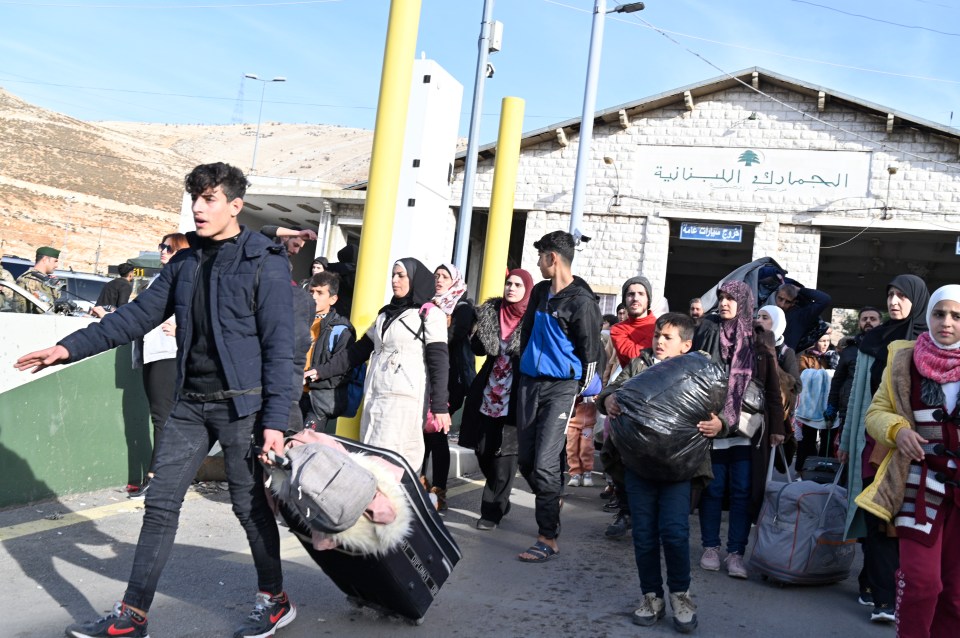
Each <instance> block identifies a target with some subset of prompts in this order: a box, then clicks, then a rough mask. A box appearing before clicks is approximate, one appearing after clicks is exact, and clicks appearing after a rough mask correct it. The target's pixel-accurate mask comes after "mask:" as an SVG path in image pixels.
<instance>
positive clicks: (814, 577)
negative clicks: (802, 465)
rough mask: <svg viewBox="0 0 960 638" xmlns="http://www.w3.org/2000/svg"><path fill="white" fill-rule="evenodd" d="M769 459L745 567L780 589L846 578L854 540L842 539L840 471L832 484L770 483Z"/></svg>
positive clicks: (843, 500) (844, 507)
mask: <svg viewBox="0 0 960 638" xmlns="http://www.w3.org/2000/svg"><path fill="white" fill-rule="evenodd" d="M777 453H779V454H781V455H782V454H783V449H782V447H781V446H777V452H774V453H772V454H771V455H770V467H769V468H768V470H767V488H766V491H765V493H764V496H763V507H762V509H761V510H760V518H759V519H758V520H757V542H756V544H755V545H754V548H753V553H752V554H751V556H750V560H749V561H748V563H747V565H748V567H749V568H750V569H751V570H754V571H756V572H758V573H760V574H761V575H763V576H766V577H769V578H771V579H773V580H775V581H778V582H782V583H792V584H798V585H825V584H829V583H836V582H839V581H841V580H844V579H846V578H847V576H849V575H850V567H851V565H852V564H853V555H854V547H856V542H857V541H856V539H850V540H847V539H845V538H844V531H845V524H846V520H847V490H846V489H845V488H843V487H841V486H840V485H839V481H840V476H841V474H842V473H843V467H842V466H841V467H840V468H839V469H838V471H837V473H836V476H835V477H834V479H833V482H832V483H828V484H826V485H824V484H821V483H817V482H814V481H794V480H793V478H794V477H793V476H792V474H791V472H790V468H789V465H788V464H787V462H786V459H784V465H785V466H786V467H787V475H786V481H783V480H773V464H774V455H775V454H777Z"/></svg>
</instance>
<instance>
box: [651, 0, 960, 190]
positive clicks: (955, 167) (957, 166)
mask: <svg viewBox="0 0 960 638" xmlns="http://www.w3.org/2000/svg"><path fill="white" fill-rule="evenodd" d="M636 19H637V20H639V21H640V22H642V23H643V24H645V25H646V26H648V27H649V28H651V29H653V30H654V31H656V32H657V33H659V34H660V35H662V36H663V37H665V38H666V39H667V40H669V41H670V42H673V43H674V44H675V45H677V46H678V47H680V48H682V49H683V50H684V51H686V52H687V53H689V54H691V55H693V56H694V57H696V58H699V59H700V60H701V61H702V62H704V63H705V64H707V65H708V66H710V67H712V68H714V69H716V70H717V71H719V72H720V73H722V74H723V75H724V76H726V77H727V78H729V79H731V80H733V81H735V82H737V83H738V84H740V85H742V86H743V87H745V88H747V89H748V90H750V91H753V92H754V93H756V94H758V95H762V96H763V97H765V98H767V99H768V100H770V101H771V102H774V103H775V104H779V105H780V106H782V107H784V108H785V109H788V110H790V111H793V112H795V113H797V114H799V115H800V116H801V117H804V118H807V119H810V120H813V121H814V122H819V123H821V124H823V125H824V126H828V127H830V128H832V129H834V130H836V131H839V132H841V133H846V134H847V135H849V136H851V137H854V138H856V139H858V140H861V141H863V142H866V143H867V144H869V145H871V146H875V147H877V148H878V149H880V150H884V151H888V152H891V153H897V154H899V155H902V156H905V157H912V158H914V159H918V160H921V161H923V162H929V163H931V164H935V165H938V166H941V167H943V168H946V169H948V170H951V171H960V164H950V163H948V162H941V161H940V160H937V159H933V158H931V157H927V156H924V155H920V154H918V153H911V152H910V151H905V150H903V149H901V148H898V147H896V146H893V145H890V144H887V143H885V142H878V141H876V140H874V139H871V138H869V137H867V136H866V135H861V134H860V133H857V132H855V131H849V130H847V129H845V128H843V127H842V126H840V125H839V124H834V123H833V122H828V121H827V120H824V119H821V118H819V117H817V116H816V115H811V114H810V113H807V112H806V111H802V110H800V109H798V108H797V107H795V106H793V105H792V104H787V103H786V102H784V101H783V100H779V99H777V98H775V97H773V96H772V95H770V94H768V93H765V92H763V91H761V90H760V89H757V88H754V87H753V85H752V84H750V83H748V82H744V81H743V80H742V79H740V78H738V77H736V76H735V75H732V74H731V73H730V72H729V71H726V70H725V69H722V68H721V67H719V66H717V65H716V64H714V63H713V62H711V61H710V60H708V59H707V58H705V57H704V56H702V55H701V54H699V53H697V52H696V51H693V50H691V49H689V48H688V47H685V46H684V45H682V44H680V43H679V42H677V41H676V40H674V39H673V38H672V37H670V36H669V35H668V34H667V33H666V32H664V31H663V30H662V29H660V28H659V27H656V26H654V25H653V24H651V23H649V22H647V21H646V20H644V19H643V18H641V17H639V16H636Z"/></svg>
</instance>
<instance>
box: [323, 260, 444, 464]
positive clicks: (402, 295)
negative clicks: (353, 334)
mask: <svg viewBox="0 0 960 638" xmlns="http://www.w3.org/2000/svg"><path fill="white" fill-rule="evenodd" d="M390 284H391V287H392V288H393V298H392V299H391V300H390V303H389V304H387V305H386V306H384V307H383V308H381V309H380V312H379V314H377V319H376V321H374V323H373V325H372V326H370V328H369V330H367V333H366V334H365V335H364V336H363V337H361V338H360V339H359V340H358V341H356V342H355V343H354V344H353V345H352V346H350V347H349V348H346V349H345V350H341V351H340V352H339V353H337V354H336V355H335V356H334V357H333V358H332V359H331V360H330V361H328V362H327V363H325V364H323V365H321V366H319V367H318V368H317V377H318V378H320V379H326V378H329V377H332V376H336V375H339V374H344V373H346V372H347V371H348V370H351V369H353V368H355V367H357V366H358V365H360V364H361V363H363V362H364V361H366V360H367V358H369V359H370V364H369V365H368V366H367V377H366V381H365V382H364V393H363V399H364V405H363V416H362V417H361V419H360V440H361V441H363V442H364V443H366V444H368V445H375V446H377V447H382V448H387V449H389V450H393V451H394V452H397V453H399V454H400V455H401V456H403V458H404V459H406V461H407V463H409V464H410V466H411V467H413V468H414V470H416V471H419V470H420V467H421V465H420V464H421V463H422V461H423V451H424V448H423V425H424V422H425V421H426V416H427V410H428V409H429V410H430V412H432V413H433V416H434V419H435V420H436V421H437V424H438V427H439V429H440V430H442V431H444V432H448V431H449V430H450V413H449V409H448V407H447V373H448V371H449V355H448V353H447V322H446V318H445V316H444V314H443V312H441V311H440V310H439V309H437V308H435V307H434V306H433V305H432V304H431V305H426V304H427V302H428V301H430V299H431V298H432V297H433V294H434V287H433V278H432V277H431V276H430V271H429V270H427V268H426V266H424V265H423V264H422V263H420V262H419V261H417V260H416V259H413V258H410V257H408V258H404V259H400V260H398V261H396V262H395V263H394V264H393V270H392V276H391V280H390ZM425 305H426V306H425ZM425 399H426V400H425Z"/></svg>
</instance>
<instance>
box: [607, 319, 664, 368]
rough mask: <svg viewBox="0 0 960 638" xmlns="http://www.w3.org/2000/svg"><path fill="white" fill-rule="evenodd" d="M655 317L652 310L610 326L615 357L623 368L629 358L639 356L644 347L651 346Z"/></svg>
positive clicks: (628, 361)
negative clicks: (643, 315) (636, 317)
mask: <svg viewBox="0 0 960 638" xmlns="http://www.w3.org/2000/svg"><path fill="white" fill-rule="evenodd" d="M656 323H657V318H656V317H655V316H653V313H652V312H648V313H647V315H646V316H645V317H640V318H639V319H632V318H628V319H627V320H626V321H621V322H620V323H618V324H616V325H615V326H613V327H612V328H610V339H611V340H612V341H613V347H614V348H615V349H616V351H617V359H618V360H619V361H620V365H621V366H622V367H624V368H626V367H627V364H628V363H630V360H631V359H633V358H635V357H639V356H640V353H641V352H642V351H643V349H644V348H651V347H653V329H654V327H655V326H656Z"/></svg>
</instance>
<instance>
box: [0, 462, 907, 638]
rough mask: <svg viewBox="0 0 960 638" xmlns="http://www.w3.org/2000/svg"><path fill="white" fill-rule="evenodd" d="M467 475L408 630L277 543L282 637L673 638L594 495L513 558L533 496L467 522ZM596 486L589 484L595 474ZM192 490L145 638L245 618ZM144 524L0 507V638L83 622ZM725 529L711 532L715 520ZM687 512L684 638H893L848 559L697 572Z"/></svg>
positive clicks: (244, 579) (223, 516) (81, 506)
mask: <svg viewBox="0 0 960 638" xmlns="http://www.w3.org/2000/svg"><path fill="white" fill-rule="evenodd" d="M477 478H478V477H469V476H468V477H467V478H466V479H456V480H453V481H452V482H451V483H450V489H449V503H450V509H449V511H447V512H446V513H445V515H444V518H445V521H446V524H447V527H448V528H449V529H450V530H451V531H452V533H453V535H454V537H455V538H456V540H457V542H458V543H459V545H460V548H461V549H462V551H463V560H462V561H461V562H460V563H459V564H458V565H457V566H456V568H455V569H454V572H453V575H452V576H451V578H450V580H448V581H447V583H446V585H445V586H444V587H443V589H442V590H441V591H440V594H439V595H438V597H437V599H436V601H435V603H434V604H433V606H432V607H431V608H430V610H429V612H428V613H427V615H426V617H425V619H424V622H423V624H422V625H420V626H414V625H412V624H410V623H408V622H406V621H403V620H400V619H397V618H391V617H385V616H381V615H379V614H377V613H376V612H374V611H372V610H370V609H365V608H356V607H354V606H353V605H351V604H350V603H349V602H348V601H347V600H346V597H345V596H344V595H343V594H342V593H341V592H340V591H339V590H338V589H336V587H335V586H334V585H333V584H332V583H331V582H330V581H329V580H328V579H327V577H326V576H325V575H324V574H323V573H322V572H321V571H320V569H319V568H318V567H317V566H316V565H315V564H314V563H313V561H312V560H311V559H310V558H309V557H308V556H307V554H306V553H305V552H304V551H303V550H302V549H301V548H300V545H299V543H298V542H297V540H296V539H295V538H294V537H293V536H292V535H290V534H287V533H284V534H282V556H283V559H284V570H285V581H286V589H287V592H288V593H289V595H290V596H291V598H292V600H293V601H294V602H295V603H296V605H297V606H298V616H297V619H296V620H295V621H294V622H293V623H292V624H291V625H289V626H288V627H286V628H284V629H281V630H280V631H279V632H278V634H277V635H278V636H279V637H280V638H308V637H314V636H327V635H330V636H333V635H338V636H341V635H351V636H364V637H367V636H369V637H374V638H375V637H379V636H391V637H393V636H415V635H416V636H430V637H433V636H464V637H472V636H517V637H528V636H549V637H551V638H556V637H566V636H570V637H578V638H582V637H616V636H674V635H677V634H676V632H675V630H674V629H673V627H672V623H671V620H670V616H669V610H668V614H667V617H666V618H665V619H664V620H662V621H660V623H658V624H657V625H655V626H653V627H638V626H635V625H633V624H632V622H631V613H632V611H633V609H634V608H635V607H636V605H637V601H638V598H639V583H638V580H637V572H636V566H635V563H634V558H633V549H632V543H631V542H630V540H629V536H628V537H625V538H623V539H620V540H611V539H608V538H605V537H604V535H603V532H604V529H605V528H606V526H607V524H608V523H610V522H611V520H612V516H611V515H610V514H607V513H605V512H603V511H602V510H601V506H602V504H603V503H604V501H602V500H601V499H600V498H598V495H599V492H600V489H601V488H600V487H599V486H598V487H593V488H567V494H566V496H565V504H564V508H563V534H562V536H561V537H560V555H559V556H558V557H557V558H556V559H555V560H552V561H550V562H547V563H543V564H525V563H521V562H520V561H518V560H517V559H516V555H517V554H518V553H519V552H521V551H522V550H523V549H525V548H526V547H527V546H529V545H530V544H531V542H532V541H533V540H534V538H535V533H536V525H535V523H534V517H533V509H532V508H533V496H532V495H531V494H530V493H529V492H528V491H527V486H526V484H525V482H524V481H523V479H521V478H519V477H518V478H517V481H516V484H515V488H514V497H513V508H512V510H511V513H510V515H509V516H508V517H507V518H505V519H504V521H503V523H502V525H501V527H500V528H498V529H495V530H492V531H486V532H484V531H479V530H477V529H476V528H475V527H474V525H475V522H476V520H477V514H476V512H477V510H478V507H479V499H480V491H479V490H480V483H479V481H478V480H476V479H477ZM597 478H598V480H597V483H598V484H600V483H602V481H601V480H599V476H598V477H597ZM201 488H202V489H199V490H196V489H194V490H191V492H190V493H189V494H188V496H187V499H186V501H185V503H184V508H183V514H182V516H181V524H180V530H179V533H178V537H177V545H176V547H175V548H174V551H173V555H172V557H171V559H170V562H169V563H168V565H167V568H166V571H165V572H164V575H163V577H162V578H161V580H160V586H159V591H158V594H157V597H156V600H155V602H154V605H153V608H152V609H151V611H150V616H149V624H150V633H151V636H153V638H175V637H183V638H187V637H190V638H206V637H214V636H217V637H219V636H231V635H232V632H233V629H234V628H235V626H236V625H237V624H238V623H239V621H240V620H241V619H242V618H243V617H244V616H245V615H246V613H247V612H248V611H249V609H250V608H251V605H252V602H253V596H254V593H255V588H256V581H255V575H254V570H253V566H252V562H251V560H250V556H249V550H248V549H247V545H246V540H245V538H244V535H243V532H242V530H241V528H240V526H239V524H238V523H237V521H236V519H235V518H234V515H233V513H232V511H231V510H230V505H229V499H228V497H227V494H226V492H224V491H220V490H218V489H216V485H215V484H203V485H202V486H201ZM142 514H143V510H142V504H141V503H140V502H137V501H131V500H128V499H126V498H125V495H124V494H123V492H122V491H121V490H120V489H119V488H118V489H116V490H101V491H98V492H91V493H87V494H82V495H74V496H69V497H64V498H61V499H59V500H56V501H48V502H44V503H39V504H35V505H30V506H27V507H20V508H15V509H7V510H4V511H0V582H3V583H6V586H5V587H4V590H5V592H6V597H5V598H6V600H7V601H8V602H9V603H11V604H10V605H9V606H8V608H7V609H8V611H7V613H6V614H5V616H4V618H3V619H2V620H0V637H3V638H14V637H17V638H19V637H30V638H35V637H45V636H62V635H63V630H64V628H65V627H66V626H67V625H68V624H70V623H72V622H75V621H78V620H88V619H92V618H96V617H98V616H100V615H102V614H103V613H105V612H106V611H107V610H108V609H110V608H111V607H112V605H113V603H114V601H116V600H117V599H119V597H120V596H122V593H123V590H124V586H125V583H126V579H127V577H128V575H129V570H130V565H131V563H132V557H133V551H134V546H135V544H136V541H137V536H138V533H139V528H140V521H141V517H142ZM724 529H725V526H724ZM699 556H700V547H699V528H698V525H697V517H696V516H693V517H691V560H692V562H693V564H694V567H693V569H692V577H693V582H692V585H691V592H692V593H693V596H694V598H695V600H696V602H697V604H698V607H699V609H698V617H699V622H700V626H699V628H698V629H697V630H696V632H695V635H699V636H705V637H706V636H709V637H714V636H716V637H721V638H726V637H730V638H735V637H736V638H740V637H751V636H775V637H777V638H790V637H794V636H796V637H804V638H808V637H817V638H820V637H827V636H838V637H840V636H842V637H855V636H884V637H892V636H893V635H894V631H893V628H892V626H890V625H877V624H874V623H871V622H869V614H870V608H868V607H864V606H861V605H859V604H858V603H857V594H858V591H857V585H856V573H857V572H858V571H859V569H860V558H859V552H858V558H857V562H856V564H855V565H854V570H853V572H852V575H851V577H850V578H848V579H847V580H846V581H844V582H841V583H838V584H835V585H829V586H822V587H778V586H776V585H773V584H771V583H769V582H767V581H764V580H762V579H761V578H760V577H759V576H757V575H755V574H751V576H750V578H749V579H748V580H736V579H733V578H730V577H728V576H727V575H726V574H725V573H724V572H722V571H721V572H704V571H703V570H701V569H700V568H699V567H698V566H697V561H698V559H699Z"/></svg>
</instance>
